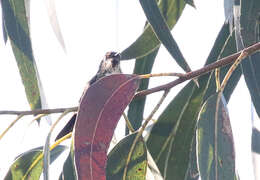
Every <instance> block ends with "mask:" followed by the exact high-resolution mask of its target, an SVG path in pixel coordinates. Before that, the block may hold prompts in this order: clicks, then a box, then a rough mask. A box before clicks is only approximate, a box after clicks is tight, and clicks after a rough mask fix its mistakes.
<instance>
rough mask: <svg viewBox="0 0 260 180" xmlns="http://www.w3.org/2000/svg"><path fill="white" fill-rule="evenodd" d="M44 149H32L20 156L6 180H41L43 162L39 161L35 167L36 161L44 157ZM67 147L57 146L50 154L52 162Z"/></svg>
mask: <svg viewBox="0 0 260 180" xmlns="http://www.w3.org/2000/svg"><path fill="white" fill-rule="evenodd" d="M42 149H43V147H38V148H35V149H31V150H29V151H27V152H25V153H23V154H21V155H20V156H18V157H17V158H16V159H15V161H14V162H13V164H12V165H11V167H10V169H9V171H8V172H7V175H6V176H5V178H4V179H5V180H21V179H39V178H40V175H41V173H42V169H43V160H42V159H41V160H39V161H38V162H37V163H36V164H34V166H33V167H31V166H32V164H33V163H35V160H37V159H38V158H39V156H41V155H42ZM65 149H66V146H61V145H59V146H57V147H55V148H54V149H53V150H52V151H51V153H50V161H51V162H53V161H54V160H55V159H56V158H57V157H58V156H59V155H60V154H61V153H62V152H63V151H64V150H65Z"/></svg>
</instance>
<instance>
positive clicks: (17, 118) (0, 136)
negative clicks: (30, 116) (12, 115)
mask: <svg viewBox="0 0 260 180" xmlns="http://www.w3.org/2000/svg"><path fill="white" fill-rule="evenodd" d="M23 116H24V114H20V115H18V116H17V117H16V119H15V120H14V121H13V122H11V124H10V125H9V126H8V127H7V128H6V129H5V130H4V132H3V133H2V134H1V135H0V140H1V139H2V138H3V137H4V135H5V134H6V133H7V132H8V131H9V130H10V129H11V127H13V125H14V124H15V123H16V122H17V121H18V120H19V119H21V118H22V117H23Z"/></svg>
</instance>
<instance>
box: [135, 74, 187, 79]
mask: <svg viewBox="0 0 260 180" xmlns="http://www.w3.org/2000/svg"><path fill="white" fill-rule="evenodd" d="M184 75H185V74H183V73H155V74H142V75H139V77H140V78H141V79H147V78H150V77H161V76H176V77H183V76H184Z"/></svg>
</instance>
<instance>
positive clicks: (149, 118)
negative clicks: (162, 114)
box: [123, 90, 169, 180]
mask: <svg viewBox="0 0 260 180" xmlns="http://www.w3.org/2000/svg"><path fill="white" fill-rule="evenodd" d="M168 93H169V90H165V91H164V93H163V95H162V97H161V99H160V100H159V102H158V103H157V105H156V106H155V107H154V109H153V111H152V112H151V113H150V115H149V116H148V118H147V119H146V120H145V122H144V123H143V125H142V126H141V129H140V130H139V131H138V133H137V135H136V137H135V139H134V142H133V144H132V145H131V148H130V150H129V153H128V157H127V160H126V164H125V168H124V174H123V180H125V179H126V173H127V169H128V164H129V163H130V160H131V156H132V154H133V152H134V148H135V146H136V144H137V141H138V139H139V138H140V137H141V135H142V134H143V132H144V130H145V128H146V126H147V124H148V123H149V122H150V120H151V119H152V118H153V115H154V114H155V113H156V111H157V110H158V109H159V107H160V106H161V104H162V102H163V101H164V99H165V98H166V96H167V95H168Z"/></svg>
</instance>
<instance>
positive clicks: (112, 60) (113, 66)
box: [55, 52, 121, 140]
mask: <svg viewBox="0 0 260 180" xmlns="http://www.w3.org/2000/svg"><path fill="white" fill-rule="evenodd" d="M120 73H121V68H120V54H119V53H116V52H107V53H106V55H105V57H104V58H103V59H102V61H101V63H100V65H99V69H98V72H97V73H96V75H95V76H94V77H93V78H92V79H91V80H90V81H89V82H88V83H87V85H86V87H85V89H84V92H83V94H85V92H86V91H87V90H88V88H89V86H91V85H92V84H93V83H95V82H96V81H97V80H99V79H100V78H102V77H104V76H108V75H110V74H120ZM81 98H82V97H81ZM81 98H80V101H81ZM76 118H77V113H75V114H74V115H73V116H72V117H71V119H70V120H69V122H68V123H67V124H66V125H65V126H64V128H63V129H62V130H61V131H60V132H59V134H58V135H57V137H56V139H55V140H57V139H60V138H62V137H63V136H65V135H67V134H68V133H70V132H72V130H73V128H74V125H75V122H76Z"/></svg>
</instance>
